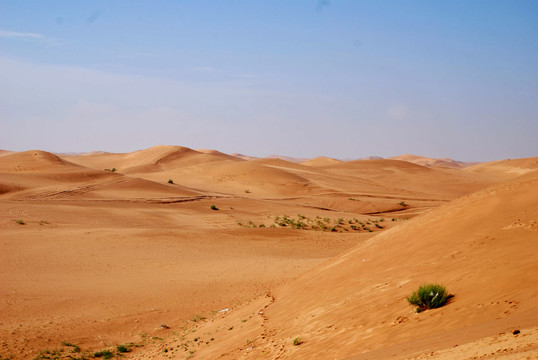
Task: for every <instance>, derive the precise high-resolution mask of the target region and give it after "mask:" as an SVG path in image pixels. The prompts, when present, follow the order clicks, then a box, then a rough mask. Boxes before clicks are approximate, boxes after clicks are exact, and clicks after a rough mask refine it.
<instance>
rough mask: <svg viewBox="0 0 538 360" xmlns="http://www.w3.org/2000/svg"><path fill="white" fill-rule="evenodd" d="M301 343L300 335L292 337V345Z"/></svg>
mask: <svg viewBox="0 0 538 360" xmlns="http://www.w3.org/2000/svg"><path fill="white" fill-rule="evenodd" d="M302 343H303V340H302V339H301V337H300V336H297V337H296V338H295V339H293V345H294V346H298V345H301V344H302Z"/></svg>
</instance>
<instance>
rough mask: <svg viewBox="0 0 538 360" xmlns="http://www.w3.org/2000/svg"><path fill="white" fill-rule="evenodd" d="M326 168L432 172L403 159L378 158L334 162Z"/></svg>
mask: <svg viewBox="0 0 538 360" xmlns="http://www.w3.org/2000/svg"><path fill="white" fill-rule="evenodd" d="M324 168H327V169H331V170H336V171H338V170H344V171H353V170H355V171H363V170H383V171H393V170H398V171H404V172H407V173H416V172H430V171H432V170H431V169H429V168H427V167H425V166H422V165H417V164H414V163H410V162H407V161H401V160H389V159H376V160H352V161H344V162H341V163H334V164H329V165H327V166H325V167H324Z"/></svg>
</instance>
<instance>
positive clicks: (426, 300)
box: [407, 284, 454, 313]
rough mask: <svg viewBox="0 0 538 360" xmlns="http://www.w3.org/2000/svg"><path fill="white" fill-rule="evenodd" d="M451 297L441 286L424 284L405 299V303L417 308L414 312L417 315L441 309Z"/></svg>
mask: <svg viewBox="0 0 538 360" xmlns="http://www.w3.org/2000/svg"><path fill="white" fill-rule="evenodd" d="M453 296H454V295H450V294H449V293H448V292H447V291H446V289H445V287H444V286H443V285H439V284H424V285H421V286H420V287H419V288H418V290H417V291H415V292H413V293H412V294H411V296H409V297H408V298H407V301H409V303H410V304H411V305H415V306H416V307H417V309H416V311H417V312H418V313H419V312H422V311H424V310H428V309H435V308H438V307H441V306H443V305H445V304H446V303H447V302H448V300H449V299H450V298H452V297H453Z"/></svg>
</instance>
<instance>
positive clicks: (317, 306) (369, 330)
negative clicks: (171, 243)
mask: <svg viewBox="0 0 538 360" xmlns="http://www.w3.org/2000/svg"><path fill="white" fill-rule="evenodd" d="M537 198H538V172H536V171H535V172H532V173H529V174H528V175H527V176H524V177H522V178H518V179H516V180H513V181H510V182H507V183H504V184H502V185H499V186H496V187H492V188H488V189H486V190H483V191H480V192H477V193H474V194H471V195H468V196H465V197H463V198H461V199H458V200H455V201H453V202H452V203H449V204H447V205H444V206H442V207H440V208H437V209H435V210H433V211H431V212H430V213H428V214H424V215H422V216H420V217H418V218H416V219H414V220H413V221H410V222H408V223H405V224H403V225H400V226H399V227H396V228H393V229H391V230H389V231H386V232H384V233H382V234H380V235H377V236H375V237H374V238H372V239H370V240H368V241H365V242H364V243H362V244H359V245H357V246H356V247H355V248H354V249H353V250H352V251H349V252H348V253H346V254H344V255H342V256H340V257H338V258H336V259H334V260H332V261H329V262H327V263H326V264H324V265H322V266H319V267H317V268H316V269H314V270H312V271H310V272H308V273H307V274H305V275H303V276H301V277H300V278H299V279H297V280H296V281H293V282H291V283H289V284H287V285H285V286H283V287H281V288H279V289H277V290H275V291H273V292H272V294H271V295H270V296H269V297H267V298H266V300H265V303H262V304H255V306H253V307H252V308H250V309H249V310H250V313H255V314H258V312H259V311H260V310H261V313H260V314H258V315H257V316H256V318H255V319H257V320H255V321H257V324H256V325H254V324H253V326H252V327H246V326H245V330H240V329H239V330H237V333H234V334H233V335H231V337H233V338H234V339H235V343H234V342H233V341H232V340H230V339H227V340H223V341H222V346H219V344H218V343H216V344H212V345H211V346H207V347H202V348H201V349H200V350H198V351H197V358H200V359H213V358H217V357H219V358H225V359H234V358H239V357H241V358H252V359H258V358H272V359H277V358H287V359H288V358H289V359H313V358H316V359H383V358H389V357H390V358H408V357H416V356H419V355H418V354H425V355H424V356H422V357H421V358H424V357H429V356H428V355H426V354H428V353H429V352H430V351H434V350H438V349H445V348H451V347H453V346H456V345H462V344H465V343H469V342H472V341H475V340H478V339H481V338H485V337H488V336H489V337H491V336H495V335H498V334H501V333H502V334H506V335H505V336H506V337H508V338H509V339H510V338H511V337H513V335H511V332H512V331H513V330H515V329H521V331H522V334H526V335H529V334H534V335H532V338H535V336H536V330H532V328H535V327H536V326H537V324H538V301H537V300H536V299H537V295H538V265H537V264H538V255H537V254H538V242H537V241H536V240H537V239H538V202H537V201H536V199H537ZM424 282H439V283H442V284H444V285H446V286H447V288H448V289H449V291H450V292H451V293H453V294H454V295H455V297H454V298H453V300H452V301H451V303H449V304H448V305H447V306H445V307H443V308H441V309H437V310H431V311H426V312H423V313H420V314H415V313H414V312H413V309H412V307H411V306H410V305H409V304H407V301H406V300H405V298H406V296H408V295H409V294H410V293H411V292H412V291H413V290H414V289H416V288H417V287H418V285H420V284H421V283H424ZM256 306H257V307H256ZM238 311H239V310H238ZM241 311H244V313H248V311H247V310H246V309H244V310H241ZM244 313H243V314H242V315H241V316H245V315H244ZM235 321H238V320H237V318H232V315H229V317H228V318H224V319H217V320H215V322H216V323H214V324H208V325H207V326H208V328H207V329H211V330H213V331H215V333H212V334H211V336H214V337H215V338H216V337H218V336H220V337H222V336H226V332H224V333H219V332H218V330H217V329H218V324H221V325H222V324H223V323H226V324H234V323H235ZM204 329H205V328H203V327H202V328H201V329H199V331H204ZM526 329H529V330H528V331H527V330H526ZM241 332H243V335H242V336H241ZM229 333H232V331H230V332H229ZM298 336H300V337H301V338H302V340H303V341H304V343H303V344H301V345H300V346H293V339H294V338H296V337H298ZM245 338H248V339H250V342H249V344H247V345H245V342H244V341H245V340H244V339H245ZM532 338H531V339H532ZM240 339H241V340H240ZM512 343H513V342H512V341H508V342H506V341H505V342H504V343H502V342H499V344H500V345H499V346H501V348H498V347H495V346H493V347H494V349H493V352H496V351H500V352H503V349H504V353H506V354H510V353H511V352H512V353H513V352H521V353H520V354H519V355H520V356H523V355H522V354H524V352H525V351H531V352H530V353H529V354H534V355H532V356H536V355H537V354H538V349H537V348H536V346H534V347H532V346H533V345H532V344H533V342H532V340H531V341H530V343H528V344H530V345H531V349H529V347H528V346H526V347H523V348H521V347H520V348H518V347H516V346H509V345H510V344H512ZM480 344H481V343H480V342H477V343H476V344H475V345H474V346H475V347H476V346H484V344H483V343H482V345H480ZM507 344H508V345H507ZM534 345H536V344H534ZM470 347H471V348H472V347H473V345H470ZM508 349H510V350H508ZM533 349H534V350H533ZM490 350H491V349H490ZM488 351H489V350H488ZM417 352H418V353H417ZM447 352H448V353H450V352H449V350H447ZM468 353H472V351H470V352H468ZM435 354H439V353H434V354H433V356H432V357H433V358H435ZM452 354H456V353H455V352H452ZM517 356H518V355H516V356H515V357H516V358H517ZM458 358H464V357H463V356H462V357H458Z"/></svg>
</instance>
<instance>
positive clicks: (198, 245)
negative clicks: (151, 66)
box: [0, 146, 538, 359]
mask: <svg viewBox="0 0 538 360" xmlns="http://www.w3.org/2000/svg"><path fill="white" fill-rule="evenodd" d="M105 169H107V170H105ZM536 169H537V158H528V159H516V160H509V161H508V160H503V161H499V162H492V163H486V164H479V165H475V166H472V167H469V168H466V169H460V168H457V167H452V168H447V167H439V166H422V165H419V164H415V163H413V162H409V161H400V160H392V159H374V160H360V161H359V160H356V161H337V160H334V159H328V158H323V157H321V158H317V159H312V160H309V161H306V162H304V163H297V162H292V161H288V160H286V159H282V158H260V159H250V160H245V159H241V158H238V157H236V156H231V155H227V154H223V153H221V152H219V151H217V150H204V149H202V150H192V149H189V148H186V147H181V146H155V147H152V148H149V149H145V150H140V151H135V152H132V153H119V154H115V153H103V152H93V153H87V154H71V155H63V154H51V153H48V152H44V151H38V150H34V151H27V152H20V153H17V152H3V153H2V154H0V233H1V234H2V242H0V278H1V279H2V281H1V282H0V323H1V324H0V338H1V339H2V344H1V345H2V347H1V348H0V357H2V358H6V357H7V358H9V357H10V356H11V357H12V358H13V359H34V358H35V357H36V356H38V355H39V353H40V352H41V351H44V350H47V349H48V350H50V351H53V349H63V352H61V354H60V355H58V356H59V358H61V359H67V358H68V355H69V354H71V353H72V352H71V351H72V348H70V347H69V346H66V345H62V344H63V342H69V343H76V344H77V346H80V347H81V349H82V350H81V355H84V356H86V357H89V356H90V355H92V354H93V352H94V351H97V350H102V349H113V348H114V345H117V344H121V343H128V342H134V343H137V344H140V345H143V347H140V348H133V351H132V352H131V353H128V354H125V355H126V356H125V358H126V359H128V358H154V359H159V358H162V359H164V358H169V357H170V355H176V356H178V357H179V358H183V357H185V356H193V358H199V359H214V358H220V357H221V356H222V358H224V359H226V358H229V359H232V358H234V359H235V358H239V357H245V358H256V359H257V358H271V359H273V358H274V359H276V358H291V359H302V358H305V359H307V358H308V359H310V358H321V359H325V358H327V359H334V358H337V359H346V358H350V359H354V358H358V359H362V358H376V359H377V358H388V357H391V356H393V355H394V356H395V357H396V358H406V357H411V358H414V357H417V358H427V357H434V358H435V356H440V357H442V356H445V358H450V356H452V355H453V354H460V353H458V352H455V351H456V350H458V351H460V349H456V350H455V349H454V348H452V346H454V345H455V344H459V345H462V344H467V345H465V348H463V347H462V348H461V349H467V350H465V351H467V352H465V354H470V352H469V351H475V350H477V349H490V348H491V346H493V347H494V348H495V351H497V347H498V346H501V345H500V344H506V343H509V344H515V343H514V342H511V341H510V339H511V338H510V337H508V338H506V336H507V334H510V336H513V335H511V333H510V331H512V330H513V328H516V327H517V328H519V329H521V330H522V336H521V337H520V338H521V339H522V340H521V344H520V345H518V346H519V347H520V348H525V349H528V348H529V346H527V345H528V344H530V343H532V341H529V340H528V339H532V338H533V337H532V336H536V333H537V332H536V331H535V330H532V329H534V328H536V326H537V322H536V320H537V319H536V315H535V314H537V313H538V311H536V310H537V309H536V302H535V301H534V300H533V299H534V298H536V294H535V293H536V290H535V289H537V288H538V287H537V286H536V285H538V284H537V281H538V280H537V276H536V274H537V272H536V268H535V266H536V265H535V264H536V263H537V262H536V259H535V254H536V250H537V249H536V244H535V241H534V239H536V236H537V234H538V230H537V228H536V226H537V221H538V220H537V211H538V209H537V208H536V206H537V203H536V201H535V200H534V199H536V198H537V195H538V194H536V190H537V189H538V187H537V186H536V185H537V182H538V180H537V178H538V174H537V170H536ZM113 170H114V171H113ZM492 185H494V187H490V186H492ZM475 191H478V192H475ZM402 204H403V205H402ZM411 218H414V219H412V220H406V219H411ZM283 219H287V220H286V221H288V222H286V221H283ZM290 219H291V220H290ZM299 225H300V226H299ZM333 257H335V258H333ZM331 258H333V259H332V260H330V259H331ZM363 260H364V261H363ZM293 279H296V280H294V281H292V280H293ZM520 279H523V280H524V282H525V284H526V286H525V287H524V288H522V287H521V285H520V283H521V282H520ZM288 281H290V282H289V283H287V282H288ZM423 281H438V282H442V283H444V284H445V285H446V286H447V287H448V288H449V290H450V291H451V292H453V293H454V294H455V295H456V296H455V298H454V300H453V302H452V303H451V304H449V305H448V306H447V307H446V308H442V309H440V310H435V311H431V312H425V313H422V314H419V315H416V314H414V313H413V312H412V308H411V307H410V306H409V305H407V303H406V301H405V296H407V295H408V294H409V293H410V292H411V290H413V289H414V288H416V287H417V286H418V285H419V284H420V283H421V282H423ZM477 289H478V290H477ZM225 308H229V309H232V310H231V311H226V312H222V313H212V311H215V310H217V311H218V310H221V309H225ZM261 309H263V311H262V315H263V316H262V315H260V314H259V311H260V310H261ZM196 316H198V318H200V317H207V318H208V319H207V320H206V321H202V322H200V321H196V322H193V321H189V320H191V319H193V318H195V317H196ZM186 321H187V322H186ZM161 324H166V325H167V327H170V328H171V329H167V328H166V327H163V328H161V327H160V325H161ZM195 328H198V330H197V331H196V333H192V332H191V331H192V330H194V329H195ZM187 330H188V331H189V332H188V334H186V333H185V331H187ZM532 331H535V332H532ZM179 333H181V334H182V335H181V336H186V338H185V339H183V340H181V336H178V335H177V334H179ZM500 333H502V334H504V335H502V336H501V335H499V334H500ZM141 334H146V335H145V336H141ZM174 334H175V335H174ZM505 335H506V336H505ZM150 336H157V337H158V338H162V339H163V340H162V341H161V340H159V342H158V343H155V342H154V339H153V340H152V339H151V338H150ZM297 336H300V337H302V338H303V340H304V343H303V344H301V345H300V346H293V344H292V342H293V339H294V338H295V337H297ZM196 337H198V340H196V341H195V338H196ZM211 338H214V340H211ZM484 339H489V340H487V341H488V344H490V345H486V344H485V343H484V341H486V340H484ZM202 340H203V341H202ZM187 342H188V343H187ZM491 344H498V345H491ZM178 345H179V347H180V350H177V349H178V348H177V346H178ZM488 346H489V347H488ZM502 346H504V345H502ZM512 347H513V348H514V349H515V348H516V347H515V345H514V346H512ZM165 348H166V349H168V350H170V351H169V353H165V352H164V349H165ZM186 348H188V350H186ZM172 349H174V351H172ZM518 349H519V348H518ZM58 351H59V350H58ZM180 351H181V352H180ZM191 351H195V352H193V353H192V354H191V353H190V352H191ZM431 351H433V354H434V355H429V354H430V352H431ZM480 351H482V350H480ZM484 351H485V350H484ZM488 351H489V350H488ZM510 351H511V352H509V353H511V354H516V355H520V354H522V352H521V351H520V350H517V351H516V350H513V349H512V350H510ZM458 356H459V355H458Z"/></svg>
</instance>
